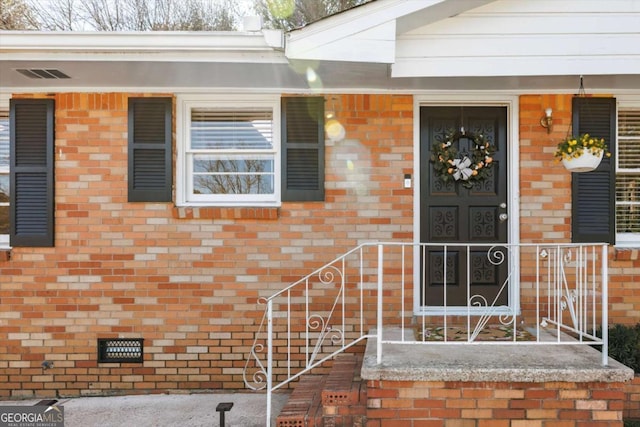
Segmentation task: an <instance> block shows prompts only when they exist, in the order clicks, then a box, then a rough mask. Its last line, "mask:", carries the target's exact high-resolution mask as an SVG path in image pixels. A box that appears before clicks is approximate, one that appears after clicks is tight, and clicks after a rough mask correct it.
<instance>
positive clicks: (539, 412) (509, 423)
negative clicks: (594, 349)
mask: <svg viewBox="0 0 640 427" xmlns="http://www.w3.org/2000/svg"><path fill="white" fill-rule="evenodd" d="M622 396H623V392H622V384H619V383H563V382H550V383H544V384H543V383H508V382H486V383H485V382H482V383H476V382H448V381H437V382H429V381H368V382H367V427H392V426H393V427H467V426H469V427H622V401H621V399H622Z"/></svg>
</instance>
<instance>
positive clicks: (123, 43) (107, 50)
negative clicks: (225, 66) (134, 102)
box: [0, 30, 286, 62]
mask: <svg viewBox="0 0 640 427" xmlns="http://www.w3.org/2000/svg"><path fill="white" fill-rule="evenodd" d="M283 50H284V36H283V32H282V31H280V30H261V31H255V32H178V31H166V32H165V31H157V32H32V31H6V32H5V31H0V58H1V59H2V60H3V61H11V60H39V61H46V60H53V59H55V60H75V61H78V60H80V61H82V60H87V61H92V60H101V61H105V60H106V61H109V60H111V61H148V60H151V61H164V62H172V61H184V60H189V61H194V62H199V61H212V60H216V59H218V60H222V61H228V60H232V61H233V59H234V58H235V59H236V60H238V61H247V62H253V61H257V62H263V61H269V62H286V59H285V58H284V54H283Z"/></svg>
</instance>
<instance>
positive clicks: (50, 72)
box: [16, 68, 71, 79]
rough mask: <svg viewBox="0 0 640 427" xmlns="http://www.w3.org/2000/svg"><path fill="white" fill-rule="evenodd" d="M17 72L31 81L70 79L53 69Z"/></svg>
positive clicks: (23, 69) (20, 69) (24, 69)
mask: <svg viewBox="0 0 640 427" xmlns="http://www.w3.org/2000/svg"><path fill="white" fill-rule="evenodd" d="M16 71H17V72H19V73H20V74H22V75H23V76H26V77H28V78H30V79H70V78H71V77H69V76H68V75H66V74H65V73H63V72H62V71H60V70H56V69H55V68H52V69H46V70H45V69H42V68H31V69H26V68H19V69H16Z"/></svg>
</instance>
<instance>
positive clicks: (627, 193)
mask: <svg viewBox="0 0 640 427" xmlns="http://www.w3.org/2000/svg"><path fill="white" fill-rule="evenodd" d="M616 158H617V167H616V241H617V242H618V244H620V245H625V244H626V245H629V244H631V243H635V244H636V245H637V244H640V106H636V107H632V106H627V105H625V104H623V103H622V104H621V105H620V106H619V108H618V153H617V156H616Z"/></svg>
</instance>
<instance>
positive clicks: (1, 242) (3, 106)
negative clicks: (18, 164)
mask: <svg viewBox="0 0 640 427" xmlns="http://www.w3.org/2000/svg"><path fill="white" fill-rule="evenodd" d="M0 110H5V111H9V94H4V93H0ZM6 172H7V173H8V172H9V171H8V170H7V171H6ZM9 247H10V246H9V235H8V234H0V248H9Z"/></svg>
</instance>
